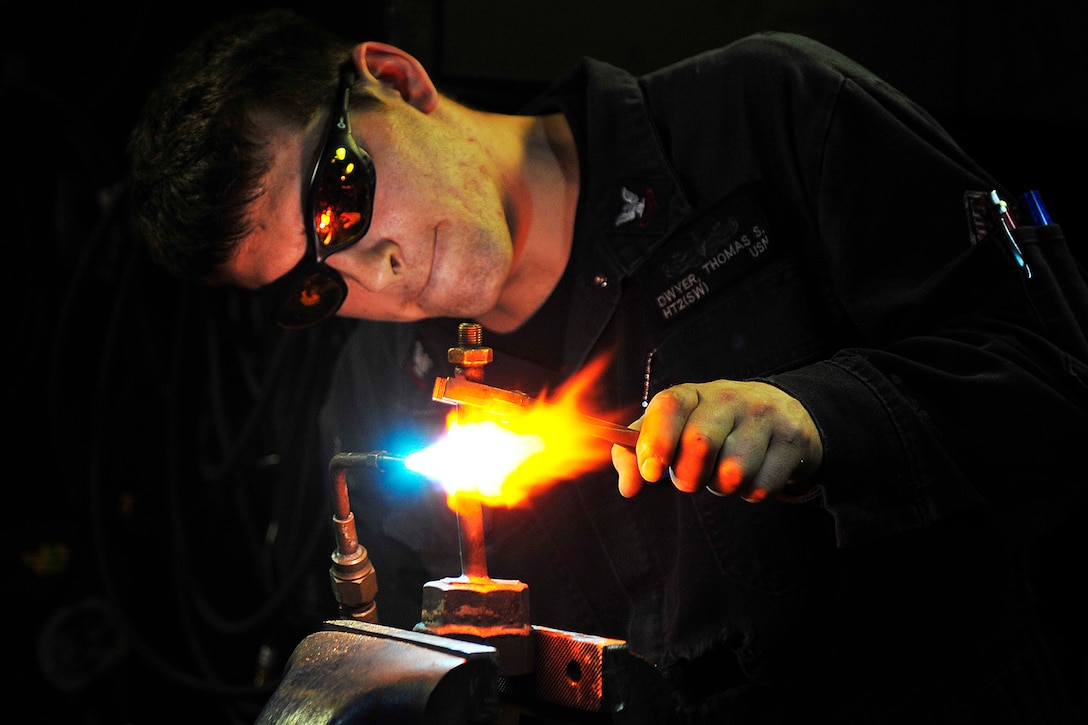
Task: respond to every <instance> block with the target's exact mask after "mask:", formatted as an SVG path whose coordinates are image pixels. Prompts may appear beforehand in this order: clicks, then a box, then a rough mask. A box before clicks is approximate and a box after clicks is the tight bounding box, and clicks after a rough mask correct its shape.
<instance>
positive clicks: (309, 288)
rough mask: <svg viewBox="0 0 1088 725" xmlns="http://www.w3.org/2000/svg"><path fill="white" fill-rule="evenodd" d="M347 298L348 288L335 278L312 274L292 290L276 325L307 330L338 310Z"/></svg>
mask: <svg viewBox="0 0 1088 725" xmlns="http://www.w3.org/2000/svg"><path fill="white" fill-rule="evenodd" d="M347 294H348V291H347V288H346V286H345V284H344V282H343V280H341V279H340V278H339V277H338V276H337V277H333V276H330V275H329V274H327V273H325V272H323V271H320V270H318V271H316V272H312V273H310V274H308V275H306V277H304V278H303V279H302V281H301V282H299V283H298V284H297V285H294V286H293V287H292V288H291V291H290V293H289V294H288V295H287V297H286V298H285V299H284V301H283V304H282V305H281V306H280V310H279V315H278V316H277V318H276V322H277V323H279V325H280V326H281V327H286V328H288V329H298V328H302V327H309V326H310V325H312V324H314V323H316V322H320V321H321V320H324V319H325V318H326V317H328V316H329V315H332V314H334V313H335V312H336V311H337V310H338V309H340V305H341V304H343V302H344V298H345V297H347Z"/></svg>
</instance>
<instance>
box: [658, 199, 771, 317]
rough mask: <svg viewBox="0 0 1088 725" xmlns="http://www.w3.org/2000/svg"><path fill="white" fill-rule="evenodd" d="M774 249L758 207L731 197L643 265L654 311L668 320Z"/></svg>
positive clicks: (679, 234) (674, 236)
mask: <svg viewBox="0 0 1088 725" xmlns="http://www.w3.org/2000/svg"><path fill="white" fill-rule="evenodd" d="M773 249H774V246H773V243H772V240H771V234H770V230H769V228H768V225H767V220H766V217H765V215H764V213H763V210H762V208H761V207H760V206H759V205H758V204H757V203H756V201H755V199H753V198H752V196H751V195H750V194H748V193H744V192H741V193H737V194H734V195H733V196H731V197H729V198H728V199H726V200H725V201H723V202H721V203H719V204H717V205H716V206H715V207H713V208H712V209H710V210H709V211H707V212H705V213H703V214H702V215H701V216H700V217H699V218H698V219H696V220H694V221H693V222H691V223H690V224H688V225H685V226H683V227H681V228H680V229H678V230H677V231H676V233H675V234H674V235H673V236H672V237H671V238H670V239H668V240H666V241H665V242H664V243H663V244H662V245H661V247H660V248H658V250H657V251H656V252H654V255H653V257H652V258H651V259H650V260H649V262H648V263H647V264H646V265H645V266H644V267H643V270H644V274H645V277H644V279H645V280H646V281H647V285H648V290H649V291H650V294H651V297H652V298H653V301H654V309H655V311H656V312H657V313H658V314H659V315H660V316H661V319H662V320H664V321H666V322H670V321H672V320H674V319H676V318H677V317H678V316H680V315H681V314H682V313H684V312H686V311H688V310H690V309H692V308H693V307H695V306H697V305H698V304H699V302H700V301H702V300H703V299H705V298H706V297H708V296H709V295H710V294H712V293H713V292H715V291H716V290H718V289H720V288H722V287H723V286H724V285H725V284H726V283H727V282H728V280H730V279H735V278H737V277H738V276H740V275H742V274H744V273H745V272H747V271H750V270H751V269H752V268H753V265H760V264H762V263H763V262H764V261H766V259H767V258H769V256H771V255H769V254H768V253H769V252H771V251H772V250H773Z"/></svg>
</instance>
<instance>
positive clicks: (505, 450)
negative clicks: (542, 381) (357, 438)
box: [404, 359, 612, 510]
mask: <svg viewBox="0 0 1088 725" xmlns="http://www.w3.org/2000/svg"><path fill="white" fill-rule="evenodd" d="M605 362H606V361H605V360H604V359H600V360H598V361H596V362H594V363H591V364H590V365H588V366H586V367H585V368H584V369H583V370H581V371H580V372H579V373H577V374H576V375H575V376H574V377H572V378H571V379H570V380H569V381H567V383H566V384H564V385H563V386H561V387H560V388H558V389H557V391H556V394H555V396H554V397H552V398H549V397H548V396H547V395H546V394H545V395H542V396H541V397H539V398H537V399H536V400H535V401H534V402H533V404H531V405H530V406H528V407H526V408H524V409H523V411H520V410H519V411H517V414H516V415H512V416H507V417H506V418H504V419H503V420H501V421H499V420H497V419H496V417H495V415H494V414H493V413H491V412H489V411H486V410H483V409H482V408H476V407H474V406H465V405H459V406H456V407H455V408H454V410H453V411H451V413H450V416H449V418H448V419H447V431H446V435H445V436H444V437H442V438H441V439H440V440H438V441H437V442H436V443H434V444H432V445H431V446H429V447H427V448H425V449H423V450H421V451H419V452H417V453H413V454H411V455H409V456H407V457H406V458H405V462H404V463H405V466H406V467H408V468H409V469H411V470H413V471H416V472H417V473H421V474H423V475H424V476H427V477H428V478H431V479H433V480H436V481H438V482H439V483H441V484H442V487H443V488H444V489H445V490H446V493H447V497H448V499H449V504H450V508H453V509H454V510H456V508H457V507H456V502H455V500H454V499H455V498H456V497H458V496H464V497H466V498H470V499H473V498H475V499H479V500H480V501H481V502H483V503H485V504H487V505H489V506H507V507H511V506H517V505H518V504H520V503H522V502H523V501H524V500H525V499H526V498H528V497H529V496H530V495H531V494H532V492H533V491H537V490H540V489H542V488H545V487H548V486H551V485H553V484H555V483H557V482H559V481H564V480H570V479H572V478H575V477H577V476H578V475H580V474H582V473H585V472H588V471H591V470H595V469H597V468H600V467H601V466H603V465H605V464H607V463H609V462H611V460H612V459H611V444H610V443H608V442H607V441H603V440H600V439H598V438H594V437H592V436H590V435H587V434H586V432H585V429H584V428H583V427H581V426H579V425H578V420H579V417H580V412H579V409H580V408H581V407H582V406H584V405H585V404H586V400H585V398H586V396H587V391H588V390H590V386H591V385H592V383H593V382H594V381H595V380H596V379H597V377H598V376H599V375H600V373H601V371H602V369H603V368H604V365H605Z"/></svg>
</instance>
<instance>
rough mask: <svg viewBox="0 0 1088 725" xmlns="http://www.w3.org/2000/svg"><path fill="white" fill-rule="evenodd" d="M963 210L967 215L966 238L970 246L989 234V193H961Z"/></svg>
mask: <svg viewBox="0 0 1088 725" xmlns="http://www.w3.org/2000/svg"><path fill="white" fill-rule="evenodd" d="M963 209H964V212H966V214H967V238H968V240H969V241H970V242H971V244H978V243H979V242H981V241H982V240H983V239H985V238H986V235H987V234H989V233H990V213H991V212H990V194H989V192H985V191H971V190H967V191H965V192H963Z"/></svg>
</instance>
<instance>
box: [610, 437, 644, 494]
mask: <svg viewBox="0 0 1088 725" xmlns="http://www.w3.org/2000/svg"><path fill="white" fill-rule="evenodd" d="M612 466H613V467H614V468H615V469H616V473H617V474H619V489H620V495H621V496H623V497H624V498H632V497H633V496H637V495H638V494H639V492H640V491H642V487H643V479H642V474H641V473H640V472H639V468H638V458H637V457H636V456H635V452H634V451H633V450H631V449H630V448H628V447H627V446H618V445H614V446H612Z"/></svg>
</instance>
